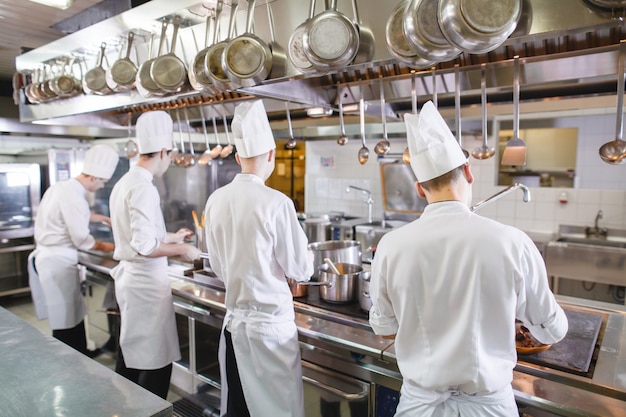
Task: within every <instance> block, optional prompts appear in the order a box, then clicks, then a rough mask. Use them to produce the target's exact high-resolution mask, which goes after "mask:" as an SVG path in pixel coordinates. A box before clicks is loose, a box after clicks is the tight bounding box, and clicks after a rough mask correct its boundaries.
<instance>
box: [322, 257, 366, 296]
mask: <svg viewBox="0 0 626 417" xmlns="http://www.w3.org/2000/svg"><path fill="white" fill-rule="evenodd" d="M335 266H336V267H337V269H338V270H339V274H335V273H333V272H331V268H330V266H329V265H328V264H323V265H320V266H319V269H318V270H319V283H320V284H323V283H327V285H320V298H321V299H322V300H324V301H327V302H329V303H351V302H353V301H354V300H355V299H356V297H357V291H358V288H359V281H358V280H359V277H360V276H361V273H362V272H363V268H362V267H361V266H360V265H354V264H346V263H336V264H335Z"/></svg>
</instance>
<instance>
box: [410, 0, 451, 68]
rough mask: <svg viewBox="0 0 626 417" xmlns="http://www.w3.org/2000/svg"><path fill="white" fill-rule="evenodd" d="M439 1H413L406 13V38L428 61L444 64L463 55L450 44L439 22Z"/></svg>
mask: <svg viewBox="0 0 626 417" xmlns="http://www.w3.org/2000/svg"><path fill="white" fill-rule="evenodd" d="M438 3H439V0H411V2H410V3H409V5H408V6H407V9H406V11H405V12H404V25H403V30H404V36H406V40H407V41H408V43H409V46H410V47H411V48H412V49H413V50H414V51H415V53H416V54H417V55H418V56H420V57H422V58H424V59H427V60H431V61H437V62H444V61H449V60H451V59H452V58H455V57H457V56H458V55H460V54H461V50H460V49H458V48H457V47H456V46H454V45H452V44H450V42H449V41H448V40H447V39H446V37H445V36H444V35H443V32H442V31H441V27H440V24H439V21H438V20H437V18H436V16H437V5H438Z"/></svg>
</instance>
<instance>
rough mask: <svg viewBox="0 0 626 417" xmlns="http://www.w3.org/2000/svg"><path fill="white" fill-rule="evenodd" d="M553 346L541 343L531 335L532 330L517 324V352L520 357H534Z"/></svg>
mask: <svg viewBox="0 0 626 417" xmlns="http://www.w3.org/2000/svg"><path fill="white" fill-rule="evenodd" d="M551 347H552V345H551V344H550V345H546V344H544V343H541V342H540V341H538V340H537V339H535V338H534V337H533V335H532V334H530V330H528V328H526V326H524V325H523V324H522V323H516V324H515V350H517V353H518V354H520V355H534V354H535V353H540V352H545V351H546V350H548V349H550V348H551Z"/></svg>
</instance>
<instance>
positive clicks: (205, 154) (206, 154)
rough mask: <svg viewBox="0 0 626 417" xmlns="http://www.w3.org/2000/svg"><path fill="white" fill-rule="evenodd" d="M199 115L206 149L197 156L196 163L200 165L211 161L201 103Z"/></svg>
mask: <svg viewBox="0 0 626 417" xmlns="http://www.w3.org/2000/svg"><path fill="white" fill-rule="evenodd" d="M200 117H201V118H202V133H203V134H204V143H205V145H206V150H205V151H204V152H203V153H202V155H200V158H198V164H200V165H208V164H209V162H211V159H212V158H211V147H210V146H209V135H208V134H207V131H206V118H205V117H204V109H203V107H202V105H200Z"/></svg>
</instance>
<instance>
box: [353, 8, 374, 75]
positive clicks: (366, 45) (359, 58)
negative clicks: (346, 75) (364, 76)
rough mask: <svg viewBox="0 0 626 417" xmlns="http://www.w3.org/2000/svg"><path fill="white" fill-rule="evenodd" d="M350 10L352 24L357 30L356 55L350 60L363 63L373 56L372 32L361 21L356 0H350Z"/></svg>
mask: <svg viewBox="0 0 626 417" xmlns="http://www.w3.org/2000/svg"><path fill="white" fill-rule="evenodd" d="M352 11H353V13H354V24H355V25H356V28H357V30H358V32H359V47H358V49H357V51H356V56H355V57H354V59H353V60H352V64H363V63H365V62H370V61H371V60H372V57H373V56H374V49H375V44H374V33H373V32H372V31H371V29H370V28H368V27H367V26H365V25H363V23H362V22H361V17H360V16H359V7H358V5H357V0H352Z"/></svg>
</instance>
